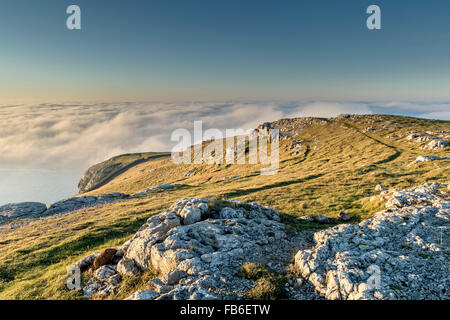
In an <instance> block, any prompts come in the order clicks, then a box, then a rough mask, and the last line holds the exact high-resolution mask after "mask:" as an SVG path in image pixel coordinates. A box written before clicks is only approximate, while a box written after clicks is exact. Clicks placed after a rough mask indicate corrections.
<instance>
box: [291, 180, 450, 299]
mask: <svg viewBox="0 0 450 320" xmlns="http://www.w3.org/2000/svg"><path fill="white" fill-rule="evenodd" d="M380 197H381V198H382V199H384V200H387V202H386V207H387V208H388V209H387V210H385V211H382V212H378V213H375V214H374V215H373V217H372V218H371V219H368V220H366V221H364V222H362V223H360V224H358V225H340V226H337V227H334V228H331V229H329V230H325V231H321V232H317V233H316V234H315V236H314V239H315V242H316V245H315V246H314V247H313V248H312V249H308V250H302V251H299V252H298V253H297V255H296V256H295V266H296V268H297V270H298V271H299V273H300V275H301V276H302V277H303V278H305V279H307V280H308V281H310V282H311V283H312V284H313V285H314V287H315V288H316V290H317V291H318V292H319V293H320V294H321V295H322V296H324V297H325V298H327V299H449V298H450V297H449V292H448V288H449V287H450V265H449V263H448V261H449V258H450V247H449V243H450V242H449V240H450V237H449V234H448V229H449V221H450V202H449V201H448V185H446V184H439V183H429V184H425V185H423V186H420V187H416V188H412V189H409V190H404V191H395V190H393V191H383V192H382V194H381V195H380ZM445 198H447V200H445Z"/></svg>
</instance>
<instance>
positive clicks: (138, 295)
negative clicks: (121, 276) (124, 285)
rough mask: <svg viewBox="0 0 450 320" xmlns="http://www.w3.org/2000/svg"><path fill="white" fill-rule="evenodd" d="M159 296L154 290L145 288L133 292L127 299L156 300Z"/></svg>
mask: <svg viewBox="0 0 450 320" xmlns="http://www.w3.org/2000/svg"><path fill="white" fill-rule="evenodd" d="M158 297H159V294H158V293H157V292H155V291H153V290H149V289H144V290H141V291H138V292H135V293H133V294H132V295H131V296H129V297H128V298H126V299H125V300H154V299H156V298H158Z"/></svg>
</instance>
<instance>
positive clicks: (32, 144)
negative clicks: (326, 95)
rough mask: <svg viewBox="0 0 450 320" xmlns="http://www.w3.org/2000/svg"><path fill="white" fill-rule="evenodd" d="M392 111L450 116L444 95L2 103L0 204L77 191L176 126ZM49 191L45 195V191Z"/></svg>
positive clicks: (152, 146)
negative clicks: (86, 174) (106, 165)
mask: <svg viewBox="0 0 450 320" xmlns="http://www.w3.org/2000/svg"><path fill="white" fill-rule="evenodd" d="M342 113H352V114H370V113H388V114H389V113H390V114H403V115H410V116H417V117H423V118H432V119H441V120H449V119H450V104H445V103H435V104H432V103H411V102H380V103H365V102H364V103H363V102H361V103H355V102H352V103H347V102H283V103H281V102H229V103H224V102H220V103H218V102H211V103H200V102H198V103H119V104H117V103H99V104H64V105H57V104H40V105H9V106H8V105H0V204H2V203H7V202H19V201H26V200H33V201H38V200H39V201H54V200H58V199H60V198H61V197H63V196H69V195H71V194H74V193H76V183H77V181H78V179H79V177H80V176H81V174H82V173H83V171H84V170H85V169H87V168H88V167H89V166H91V165H93V164H95V163H98V162H101V161H103V160H106V159H108V158H110V157H112V156H115V155H119V154H123V153H131V152H148V151H170V150H171V149H172V147H173V146H174V145H176V144H177V142H176V141H171V133H172V132H173V130H175V129H178V128H185V129H188V130H190V131H192V129H193V123H194V121H196V120H202V121H203V129H204V130H206V129H209V128H217V129H220V130H225V129H238V128H242V129H252V128H255V127H257V126H258V125H259V124H261V123H263V122H266V121H274V120H278V119H281V118H287V117H302V116H315V117H333V116H337V115H339V114H342ZM43 197H44V198H45V199H42V198H43Z"/></svg>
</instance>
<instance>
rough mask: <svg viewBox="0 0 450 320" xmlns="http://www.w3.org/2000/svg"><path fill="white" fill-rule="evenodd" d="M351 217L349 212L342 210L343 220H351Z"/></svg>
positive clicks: (340, 214) (341, 218)
mask: <svg viewBox="0 0 450 320" xmlns="http://www.w3.org/2000/svg"><path fill="white" fill-rule="evenodd" d="M350 219H351V217H350V216H349V215H348V214H347V213H345V211H341V212H340V213H339V220H341V221H349V220H350Z"/></svg>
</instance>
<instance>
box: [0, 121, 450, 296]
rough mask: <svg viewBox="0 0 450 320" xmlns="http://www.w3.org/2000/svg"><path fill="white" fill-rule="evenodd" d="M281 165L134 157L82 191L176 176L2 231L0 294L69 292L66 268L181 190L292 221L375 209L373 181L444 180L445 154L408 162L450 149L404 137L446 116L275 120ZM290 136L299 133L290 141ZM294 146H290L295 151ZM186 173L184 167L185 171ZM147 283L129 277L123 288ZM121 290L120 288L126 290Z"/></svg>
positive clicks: (115, 241)
mask: <svg viewBox="0 0 450 320" xmlns="http://www.w3.org/2000/svg"><path fill="white" fill-rule="evenodd" d="M271 126H272V127H273V128H278V129H280V131H281V133H282V134H283V136H289V138H286V139H281V140H280V170H279V172H278V173H277V174H275V175H272V176H262V175H260V168H261V166H260V165H226V164H224V165H175V164H173V163H172V162H171V160H170V157H169V156H165V157H161V158H156V159H153V160H148V161H146V162H143V163H140V164H137V165H135V166H132V167H131V168H129V169H128V170H126V171H125V172H123V173H121V174H119V175H117V176H116V177H114V179H112V180H111V181H109V182H108V183H107V184H105V185H104V186H102V187H100V188H98V189H96V190H93V191H91V192H89V193H87V194H102V193H110V192H124V193H128V194H133V193H138V192H142V191H145V190H146V189H148V188H150V187H154V186H157V185H160V184H166V183H173V184H177V186H176V187H175V189H173V190H170V191H155V192H152V193H149V194H147V195H145V196H143V197H140V198H134V199H128V200H123V201H120V202H119V203H113V204H108V205H105V206H103V207H101V208H90V209H86V210H82V211H79V212H77V213H74V214H69V215H65V216H61V217H52V218H49V219H47V220H45V221H43V222H39V223H34V224H30V225H28V226H24V227H22V228H20V229H17V230H15V231H10V232H8V233H1V234H0V279H1V280H0V298H6V299H13V298H33V299H35V298H42V299H49V298H76V296H75V295H74V293H73V292H69V291H68V290H66V289H65V287H64V285H65V279H66V267H67V266H68V265H70V263H72V262H74V261H76V260H77V259H79V258H81V257H83V256H85V255H87V254H88V253H90V252H93V251H98V250H99V249H101V248H105V247H110V246H114V245H119V244H121V243H123V242H124V241H126V240H127V239H129V238H130V237H131V236H132V235H133V234H134V233H135V232H136V231H137V230H138V229H139V227H140V226H141V225H142V224H143V223H144V221H145V220H146V219H147V218H148V217H149V216H151V215H153V214H156V213H158V212H160V211H162V210H164V209H167V208H168V207H169V206H170V205H171V204H172V203H174V202H175V201H176V200H178V199H180V198H187V197H211V198H219V199H223V198H233V199H239V200H244V201H251V202H252V201H253V202H258V203H260V204H263V205H270V206H272V207H273V208H275V209H276V210H278V211H280V212H281V213H283V214H285V216H284V221H285V222H286V223H288V224H289V225H291V226H293V227H295V228H296V229H297V230H305V229H315V228H323V227H324V226H323V225H316V224H314V223H312V222H308V221H305V220H302V219H297V217H302V216H305V215H317V214H325V215H327V216H329V217H337V216H338V215H339V212H340V211H341V210H344V211H346V212H347V213H349V214H350V216H351V217H352V220H351V222H357V221H359V220H361V219H364V218H366V217H367V216H369V215H370V214H371V213H373V212H375V211H377V210H379V209H380V204H379V203H377V202H370V201H369V197H370V196H372V195H374V194H378V192H376V191H375V190H374V188H375V186H376V185H377V184H382V185H383V186H385V187H387V188H389V187H394V188H401V189H403V188H407V187H410V186H413V185H417V184H421V183H424V182H428V181H441V182H448V181H450V161H449V160H440V161H430V162H422V163H417V164H414V165H408V164H409V163H411V162H412V161H413V160H415V159H416V158H417V156H420V155H436V156H440V157H446V156H447V157H450V149H449V148H446V149H439V150H424V149H422V147H423V146H424V144H425V143H426V142H424V143H416V142H414V141H409V140H408V139H407V136H408V135H409V134H410V133H414V132H417V133H426V132H427V131H430V132H442V131H445V132H447V133H448V132H450V122H449V121H431V120H422V119H415V118H408V117H395V116H378V115H371V116H353V117H339V118H336V119H330V120H326V119H296V120H280V121H277V122H274V123H272V124H271ZM293 139H295V140H297V141H299V142H303V143H304V145H302V146H301V147H300V148H298V149H291V145H292V141H293ZM297 150H298V151H299V152H298V154H296V151H297ZM188 172H189V173H190V175H186V173H188ZM140 285H143V286H145V284H138V283H134V284H130V290H129V292H134V291H136V288H137V287H139V286H140ZM124 290H125V291H124V292H122V293H121V294H122V296H119V297H124V296H126V294H128V293H129V292H127V291H126V289H124Z"/></svg>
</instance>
